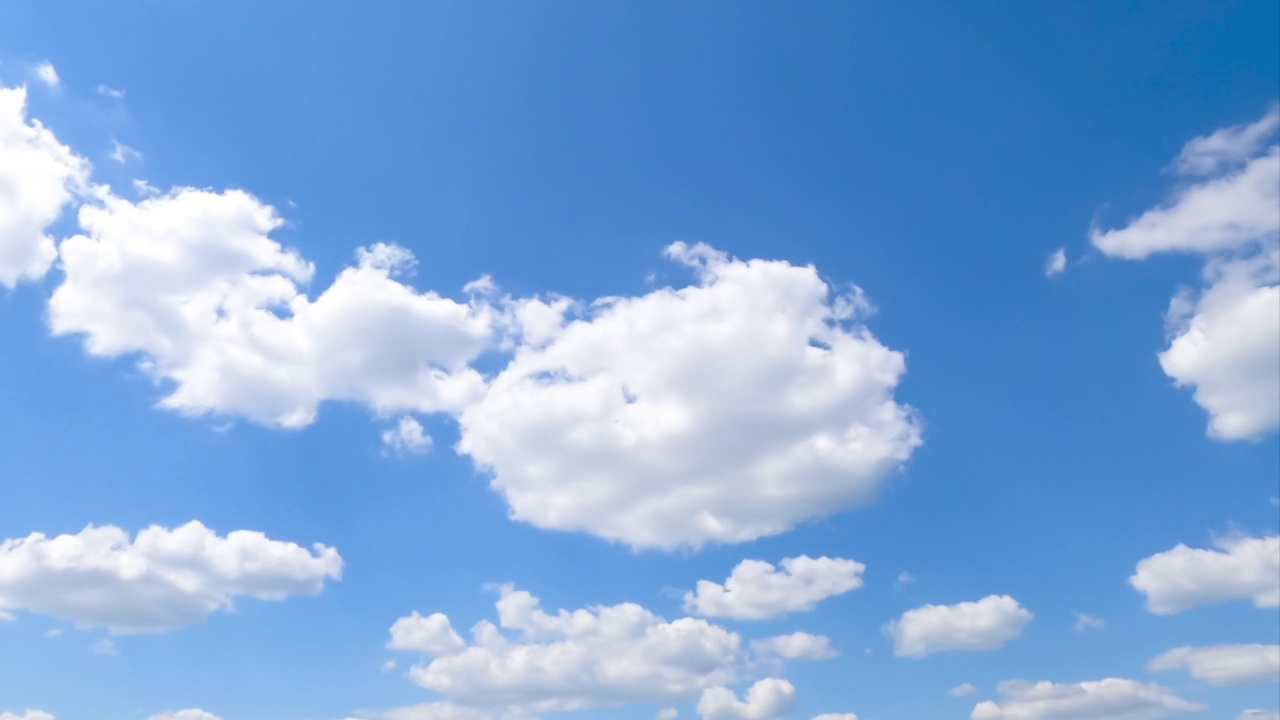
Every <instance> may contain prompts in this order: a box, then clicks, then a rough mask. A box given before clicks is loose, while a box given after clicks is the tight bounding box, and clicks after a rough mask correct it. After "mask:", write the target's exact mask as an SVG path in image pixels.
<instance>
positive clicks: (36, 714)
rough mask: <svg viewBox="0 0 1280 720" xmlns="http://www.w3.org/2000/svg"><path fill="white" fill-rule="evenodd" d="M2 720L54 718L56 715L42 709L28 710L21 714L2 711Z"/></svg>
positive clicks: (49, 719)
mask: <svg viewBox="0 0 1280 720" xmlns="http://www.w3.org/2000/svg"><path fill="white" fill-rule="evenodd" d="M0 720H54V717H53V716H52V715H50V714H49V713H47V712H44V711H42V710H26V711H24V712H23V713H21V714H18V713H12V712H0Z"/></svg>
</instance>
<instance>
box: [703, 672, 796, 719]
mask: <svg viewBox="0 0 1280 720" xmlns="http://www.w3.org/2000/svg"><path fill="white" fill-rule="evenodd" d="M795 702H796V689H795V687H794V686H793V685H792V684H791V683H789V682H787V681H786V680H782V679H780V678H765V679H764V680H758V681H756V682H755V683H754V684H752V685H751V687H750V688H749V689H748V690H747V695H746V697H745V698H744V699H742V700H739V699H738V696H737V695H735V694H734V693H733V691H732V690H730V689H729V688H727V687H715V688H709V689H707V690H704V691H703V693H702V697H701V698H699V699H698V714H699V715H701V716H702V717H703V720H775V719H776V718H780V717H782V716H783V715H786V714H787V713H789V712H791V710H792V708H793V707H795Z"/></svg>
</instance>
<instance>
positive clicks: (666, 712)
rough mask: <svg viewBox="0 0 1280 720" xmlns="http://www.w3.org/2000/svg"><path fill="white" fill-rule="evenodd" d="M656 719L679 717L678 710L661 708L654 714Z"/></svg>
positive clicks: (668, 719) (663, 719) (665, 719)
mask: <svg viewBox="0 0 1280 720" xmlns="http://www.w3.org/2000/svg"><path fill="white" fill-rule="evenodd" d="M655 717H656V719H657V720H676V718H678V717H680V711H679V710H677V709H675V708H670V707H669V708H662V709H661V710H659V711H658V714H657V715H656V716H655Z"/></svg>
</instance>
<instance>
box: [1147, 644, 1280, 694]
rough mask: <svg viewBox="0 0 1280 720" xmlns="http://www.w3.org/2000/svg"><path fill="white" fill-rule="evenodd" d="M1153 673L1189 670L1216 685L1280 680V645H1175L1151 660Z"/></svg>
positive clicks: (1148, 665)
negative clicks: (1175, 646)
mask: <svg viewBox="0 0 1280 720" xmlns="http://www.w3.org/2000/svg"><path fill="white" fill-rule="evenodd" d="M1147 669H1148V670H1151V671H1153V672H1158V671H1161V670H1180V669H1185V670H1186V671H1187V672H1189V673H1191V676H1192V677H1194V678H1197V679H1199V680H1204V681H1205V682H1207V683H1211V684H1213V685H1249V684H1252V683H1274V682H1280V645H1212V646H1209V647H1180V648H1174V649H1173V650H1170V651H1168V652H1166V653H1164V654H1162V655H1159V656H1157V657H1154V658H1152V659H1151V661H1150V662H1149V663H1147Z"/></svg>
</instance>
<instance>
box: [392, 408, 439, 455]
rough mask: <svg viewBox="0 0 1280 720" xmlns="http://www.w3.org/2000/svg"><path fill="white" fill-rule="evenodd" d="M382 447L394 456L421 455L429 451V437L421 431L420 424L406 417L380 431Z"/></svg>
mask: <svg viewBox="0 0 1280 720" xmlns="http://www.w3.org/2000/svg"><path fill="white" fill-rule="evenodd" d="M382 445H383V447H384V448H385V449H386V450H387V451H388V452H391V453H395V454H396V455H405V454H411V455H422V454H424V453H427V452H429V451H430V450H431V436H430V435H428V434H427V433H426V432H425V431H423V429H422V423H420V422H418V421H417V420H415V419H413V418H411V417H409V416H407V415H406V416H405V417H402V418H400V419H399V420H398V421H397V422H396V424H395V425H394V426H392V427H390V428H387V429H386V430H383V431H382Z"/></svg>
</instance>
